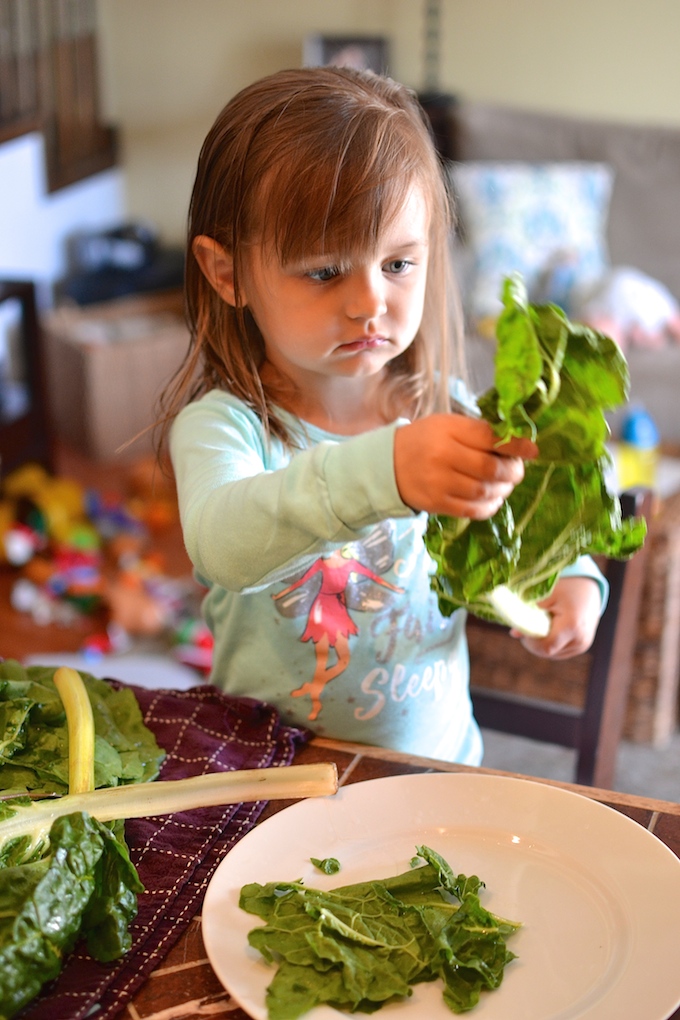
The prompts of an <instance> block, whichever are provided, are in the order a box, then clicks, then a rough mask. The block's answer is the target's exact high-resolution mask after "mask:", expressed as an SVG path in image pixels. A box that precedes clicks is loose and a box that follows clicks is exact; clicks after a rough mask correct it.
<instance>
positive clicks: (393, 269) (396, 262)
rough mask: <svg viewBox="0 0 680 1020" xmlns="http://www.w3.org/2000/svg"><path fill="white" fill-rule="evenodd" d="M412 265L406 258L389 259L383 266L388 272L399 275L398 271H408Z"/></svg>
mask: <svg viewBox="0 0 680 1020" xmlns="http://www.w3.org/2000/svg"><path fill="white" fill-rule="evenodd" d="M412 265H413V263H412V262H409V260H408V259H391V260H390V261H389V262H386V263H385V266H384V268H385V269H386V271H387V272H388V273H394V274H395V275H399V274H400V273H406V272H408V270H409V269H410V267H411V266H412Z"/></svg>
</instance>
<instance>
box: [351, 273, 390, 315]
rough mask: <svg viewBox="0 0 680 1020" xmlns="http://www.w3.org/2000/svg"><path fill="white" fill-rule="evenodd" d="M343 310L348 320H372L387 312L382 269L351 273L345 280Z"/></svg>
mask: <svg viewBox="0 0 680 1020" xmlns="http://www.w3.org/2000/svg"><path fill="white" fill-rule="evenodd" d="M345 310H346V312H347V315H348V316H349V317H350V319H360V320H366V321H369V320H372V319H377V318H378V317H379V316H381V315H384V314H385V312H386V311H387V301H386V299H385V280H384V277H383V273H382V269H378V270H375V271H374V270H366V271H365V272H355V273H352V274H351V276H350V277H348V279H347V292H346V304H345Z"/></svg>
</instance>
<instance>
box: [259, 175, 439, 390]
mask: <svg viewBox="0 0 680 1020" xmlns="http://www.w3.org/2000/svg"><path fill="white" fill-rule="evenodd" d="M428 234H429V213H428V209H427V205H426V202H425V199H424V197H423V195H422V193H421V191H420V190H419V189H417V188H414V189H413V190H411V192H410V193H409V194H408V196H407V198H406V201H405V202H404V204H403V206H402V207H401V208H400V210H399V211H398V213H397V215H396V216H394V218H393V219H392V220H391V222H390V223H389V224H388V225H387V226H386V227H385V230H384V232H383V234H382V236H381V237H380V239H379V241H378V244H377V246H376V249H375V252H373V253H371V254H361V255H357V256H356V258H354V257H351V258H350V261H349V263H346V262H344V261H343V262H342V263H340V260H339V259H334V257H333V253H332V252H329V253H327V254H324V255H322V256H320V257H319V256H313V255H311V256H310V257H309V258H307V259H305V260H304V261H302V262H296V263H294V264H287V265H285V266H282V265H281V264H280V262H279V260H278V258H277V257H276V254H275V253H274V252H273V251H272V250H271V249H268V248H267V247H265V248H254V249H253V252H252V255H251V256H249V259H248V263H247V265H246V271H245V273H244V280H243V287H242V290H243V294H242V300H243V301H244V303H245V304H246V305H247V306H248V308H249V309H250V312H251V313H252V315H253V318H254V319H255V321H256V323H257V325H258V327H259V329H260V332H261V333H262V336H263V338H264V344H265V355H266V362H267V364H266V365H265V367H264V371H263V375H264V376H268V377H269V378H271V376H272V372H273V373H274V375H277V374H280V375H282V376H284V377H286V378H287V379H290V380H292V382H293V383H294V384H296V386H297V387H298V388H299V389H300V391H301V392H302V393H307V394H311V393H312V392H316V393H318V394H319V395H322V393H323V391H324V387H325V386H326V384H327V383H328V382H329V381H330V380H331V379H337V378H339V377H345V378H347V379H356V380H359V379H364V380H369V379H370V380H373V381H374V382H375V377H379V376H380V374H381V373H382V372H383V370H384V368H385V366H386V365H387V363H388V362H389V361H391V360H392V359H393V358H396V357H397V355H399V354H401V353H402V351H404V350H406V348H407V347H408V346H409V345H410V344H411V343H412V342H413V339H414V337H415V335H416V333H417V331H418V327H419V326H420V321H421V318H422V314H423V303H424V298H425V282H426V278H427V264H428Z"/></svg>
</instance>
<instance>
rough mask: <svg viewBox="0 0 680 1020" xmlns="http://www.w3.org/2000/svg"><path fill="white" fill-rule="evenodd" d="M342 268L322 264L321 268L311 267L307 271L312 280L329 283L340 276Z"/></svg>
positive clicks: (306, 274)
mask: <svg viewBox="0 0 680 1020" xmlns="http://www.w3.org/2000/svg"><path fill="white" fill-rule="evenodd" d="M339 273H340V270H339V269H338V267H337V266H321V267H320V268H319V269H309V270H307V272H306V273H305V276H308V277H309V279H310V280H318V281H319V282H320V283H327V282H328V281H329V280H333V279H334V278H335V277H336V276H338V275H339Z"/></svg>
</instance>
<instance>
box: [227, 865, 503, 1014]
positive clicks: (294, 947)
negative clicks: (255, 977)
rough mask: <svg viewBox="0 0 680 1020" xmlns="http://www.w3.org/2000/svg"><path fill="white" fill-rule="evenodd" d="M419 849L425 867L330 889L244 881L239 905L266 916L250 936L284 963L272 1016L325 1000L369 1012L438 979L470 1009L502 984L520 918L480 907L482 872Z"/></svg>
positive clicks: (455, 1008) (456, 1004)
mask: <svg viewBox="0 0 680 1020" xmlns="http://www.w3.org/2000/svg"><path fill="white" fill-rule="evenodd" d="M417 851H418V857H419V858H420V859H421V866H420V867H412V868H410V869H409V870H408V871H406V872H404V873H403V874H400V875H395V876H393V877H391V878H387V879H382V880H377V881H369V882H359V883H355V884H353V885H348V886H342V887H339V888H336V889H333V890H330V891H322V890H319V889H312V888H308V887H306V886H305V885H304V884H303V883H302V882H300V881H297V882H278V883H277V882H270V883H268V884H267V885H259V884H258V883H251V884H249V885H246V886H244V887H243V889H242V890H241V896H240V901H239V902H240V906H241V907H242V909H243V910H246V911H248V912H249V913H252V914H256V915H257V916H258V917H260V918H261V919H262V920H263V921H265V924H264V925H263V926H261V927H258V928H254V929H253V930H252V931H251V932H250V933H249V935H248V941H249V943H250V945H251V946H253V947H254V948H255V949H257V950H259V952H260V953H261V954H262V956H263V957H264V958H265V960H267V962H268V963H275V964H277V970H276V973H275V975H274V977H273V979H272V982H271V984H270V985H269V988H268V989H267V1010H268V1015H269V1017H270V1020H296V1018H297V1017H300V1016H302V1015H303V1014H304V1013H306V1012H307V1011H308V1010H310V1009H312V1008H313V1007H314V1006H318V1005H321V1004H324V1003H325V1004H328V1005H330V1006H333V1007H334V1008H335V1009H339V1010H345V1011H347V1012H364V1013H372V1012H374V1011H375V1010H377V1009H379V1008H380V1007H381V1006H383V1005H385V1004H386V1003H388V1002H392V1001H397V1000H403V999H405V998H406V997H408V996H409V995H410V994H411V991H412V986H413V985H414V984H416V983H418V982H421V981H434V980H437V979H440V980H441V981H442V982H443V985H444V989H443V996H444V1001H445V1002H446V1003H447V1005H448V1006H449V1008H450V1009H451V1010H452V1012H454V1013H463V1012H466V1011H467V1010H469V1009H471V1008H472V1007H473V1006H474V1005H476V1003H477V1002H478V1001H479V997H480V994H481V992H482V991H483V990H489V991H490V990H493V989H495V988H497V987H498V986H499V985H500V983H501V981H502V978H503V970H504V968H505V965H506V964H507V963H509V962H510V961H511V960H512V959H513V958H514V954H513V953H511V952H510V951H509V950H508V949H507V947H506V944H505V942H506V939H507V938H508V937H509V936H510V935H512V934H513V933H514V932H515V931H516V930H517V928H518V927H519V925H518V924H516V923H514V922H511V921H507V920H505V919H503V918H499V917H496V916H495V915H494V914H492V913H490V912H489V911H488V910H486V909H485V908H484V907H483V906H482V904H481V902H480V900H479V891H480V889H482V888H483V883H482V882H481V881H480V880H479V879H478V878H476V877H475V876H472V877H470V878H467V877H466V876H465V875H455V874H454V872H453V871H452V869H451V868H450V867H449V865H448V864H447V862H446V861H445V860H444V859H443V858H442V857H441V856H440V855H439V854H437V853H436V852H435V851H433V850H431V849H430V848H428V847H418V848H417ZM422 861H424V863H422Z"/></svg>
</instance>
